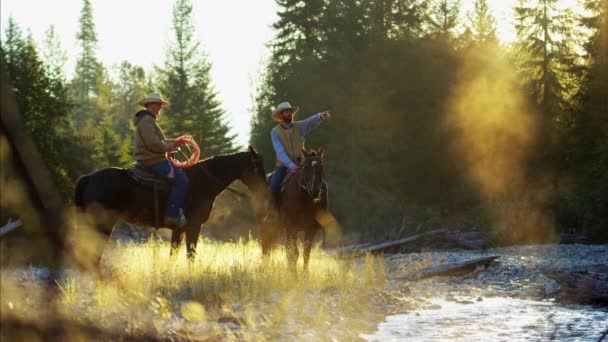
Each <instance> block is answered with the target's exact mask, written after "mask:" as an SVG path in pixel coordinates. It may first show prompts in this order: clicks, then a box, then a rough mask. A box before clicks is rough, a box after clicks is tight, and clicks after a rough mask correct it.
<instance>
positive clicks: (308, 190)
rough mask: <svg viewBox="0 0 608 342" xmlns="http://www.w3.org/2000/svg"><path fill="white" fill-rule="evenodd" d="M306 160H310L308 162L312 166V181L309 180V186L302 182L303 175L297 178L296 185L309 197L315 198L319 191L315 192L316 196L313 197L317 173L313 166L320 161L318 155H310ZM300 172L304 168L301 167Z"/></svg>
mask: <svg viewBox="0 0 608 342" xmlns="http://www.w3.org/2000/svg"><path fill="white" fill-rule="evenodd" d="M307 159H308V160H310V164H311V166H312V181H311V182H310V186H308V185H307V184H304V183H302V178H304V177H300V179H298V187H299V188H300V189H301V190H303V191H304V192H306V193H307V194H308V196H310V198H312V199H317V198H318V197H319V196H320V194H321V192H320V191H319V193H317V196H316V197H315V194H314V189H315V188H316V187H315V185H316V183H317V181H320V180H317V173H316V172H315V168H316V167H317V165H318V164H320V163H321V157H320V156H310V157H308V158H307ZM300 172H304V168H302V170H301V171H300Z"/></svg>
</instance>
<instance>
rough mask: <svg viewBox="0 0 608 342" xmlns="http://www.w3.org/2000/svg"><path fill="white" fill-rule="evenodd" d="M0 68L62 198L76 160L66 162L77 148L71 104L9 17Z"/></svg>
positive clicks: (58, 80)
mask: <svg viewBox="0 0 608 342" xmlns="http://www.w3.org/2000/svg"><path fill="white" fill-rule="evenodd" d="M1 59H2V69H3V71H6V72H7V73H8V79H9V81H10V82H11V86H12V88H13V91H14V94H15V97H16V98H15V100H16V103H17V106H18V109H19V112H20V113H21V117H22V120H23V123H24V126H25V130H26V132H27V133H28V135H29V136H30V137H31V138H32V140H33V141H34V143H35V145H36V146H37V148H38V150H39V151H40V153H41V156H42V158H43V160H44V162H45V164H46V165H47V166H48V168H49V170H50V172H51V174H52V176H53V180H54V181H55V183H56V185H57V187H58V188H59V189H61V191H62V195H63V197H64V198H68V197H69V196H70V195H71V193H70V189H71V184H72V182H73V179H74V178H75V177H76V175H75V174H74V169H75V168H76V167H77V166H78V163H77V162H76V161H74V163H70V162H68V163H66V161H65V160H66V156H67V155H69V154H70V153H73V152H74V151H75V150H77V148H75V147H74V146H73V144H74V140H73V139H74V135H75V134H74V131H73V129H72V127H71V125H70V121H69V113H70V110H71V105H70V103H69V101H68V97H67V90H66V87H65V85H64V83H63V80H62V79H61V77H60V76H59V75H58V74H56V73H54V72H52V71H51V70H49V68H46V67H45V66H44V65H43V62H42V61H41V59H40V57H39V55H38V52H37V49H36V47H35V46H34V43H33V41H32V39H31V37H28V38H24V37H23V35H22V33H21V30H20V28H19V27H18V26H17V24H16V23H15V21H14V20H13V19H12V18H10V19H9V23H8V27H7V30H6V36H5V39H4V41H3V42H2V56H1Z"/></svg>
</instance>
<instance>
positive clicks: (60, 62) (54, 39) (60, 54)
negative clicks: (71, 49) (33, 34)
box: [42, 25, 68, 83]
mask: <svg viewBox="0 0 608 342" xmlns="http://www.w3.org/2000/svg"><path fill="white" fill-rule="evenodd" d="M42 59H43V60H44V63H45V67H47V72H48V74H49V75H51V77H52V78H54V79H60V80H62V81H63V82H64V83H65V73H64V71H63V68H64V66H65V63H66V62H67V60H68V54H67V52H66V51H65V50H63V48H62V47H61V42H60V41H59V37H58V36H57V33H56V31H55V26H53V25H51V26H50V27H49V28H48V29H47V31H46V32H45V37H44V44H43V49H42Z"/></svg>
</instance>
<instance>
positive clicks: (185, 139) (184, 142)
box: [167, 135, 201, 168]
mask: <svg viewBox="0 0 608 342" xmlns="http://www.w3.org/2000/svg"><path fill="white" fill-rule="evenodd" d="M188 145H190V146H188ZM182 146H185V147H186V149H187V150H188V152H190V157H188V156H186V154H185V153H184V152H182V151H181V147H182ZM193 150H194V151H193ZM176 153H180V154H181V155H182V156H183V157H184V158H186V160H184V161H179V160H177V159H175V156H174V155H175V154H176ZM200 156H201V149H200V148H199V147H198V145H197V144H196V141H194V139H192V137H191V136H189V135H182V136H181V137H179V138H177V139H175V143H174V145H173V147H172V148H170V149H169V151H167V159H169V162H170V163H171V165H173V166H175V167H179V168H186V167H190V166H192V165H194V164H195V163H196V162H197V161H198V158H199V157H200Z"/></svg>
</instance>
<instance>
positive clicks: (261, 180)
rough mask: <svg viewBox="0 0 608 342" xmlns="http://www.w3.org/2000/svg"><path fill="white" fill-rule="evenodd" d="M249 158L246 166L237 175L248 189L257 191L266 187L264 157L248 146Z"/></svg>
mask: <svg viewBox="0 0 608 342" xmlns="http://www.w3.org/2000/svg"><path fill="white" fill-rule="evenodd" d="M248 152H249V154H250V160H249V164H248V165H247V167H245V168H244V169H243V171H242V172H241V176H240V177H239V178H240V180H241V182H243V183H244V184H245V185H246V186H247V187H248V188H249V189H250V190H252V191H258V190H262V189H263V190H264V191H265V189H266V173H265V172H264V159H263V158H262V156H261V155H260V154H258V152H257V151H256V150H255V149H254V148H253V147H252V146H249V151H248Z"/></svg>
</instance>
